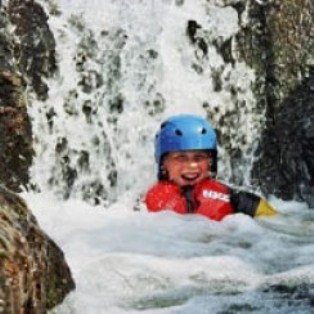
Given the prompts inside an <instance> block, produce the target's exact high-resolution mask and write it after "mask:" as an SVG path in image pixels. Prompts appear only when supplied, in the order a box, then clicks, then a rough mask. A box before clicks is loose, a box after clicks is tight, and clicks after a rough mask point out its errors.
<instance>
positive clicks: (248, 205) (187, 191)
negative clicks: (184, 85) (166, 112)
mask: <svg viewBox="0 0 314 314" xmlns="http://www.w3.org/2000/svg"><path fill="white" fill-rule="evenodd" d="M155 159H156V162H157V164H158V180H159V181H158V183H156V184H155V185H154V186H153V187H151V188H150V189H149V191H148V192H147V194H146V198H145V201H146V206H147V208H148V210H149V211H151V212H157V211H161V210H167V209H168V210H173V211H175V212H177V213H179V214H186V213H195V214H200V215H203V216H206V217H208V218H210V219H213V220H221V219H223V218H224V217H225V216H227V215H229V214H233V213H244V214H247V215H250V216H252V217H257V216H262V215H266V216H272V215H275V214H276V211H275V210H274V209H273V208H272V207H271V206H270V204H268V202H267V201H265V200H264V199H262V198H261V197H259V196H257V195H255V194H253V193H249V192H244V191H239V190H236V189H234V188H230V187H228V186H226V185H224V184H222V183H220V182H219V181H217V180H216V179H215V176H216V172H217V142H216V134H215V131H214V130H213V128H212V127H211V125H210V124H209V123H208V122H207V121H206V120H205V119H203V118H201V117H198V116H195V115H178V116H173V117H171V118H169V119H168V120H166V121H165V122H164V123H162V124H161V127H160V130H159V132H158V133H157V134H156V138H155Z"/></svg>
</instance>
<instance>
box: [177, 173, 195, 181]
mask: <svg viewBox="0 0 314 314" xmlns="http://www.w3.org/2000/svg"><path fill="white" fill-rule="evenodd" d="M198 177H199V174H198V173H195V174H182V175H181V178H182V179H183V180H185V181H188V182H192V181H194V180H196V179H197V178H198Z"/></svg>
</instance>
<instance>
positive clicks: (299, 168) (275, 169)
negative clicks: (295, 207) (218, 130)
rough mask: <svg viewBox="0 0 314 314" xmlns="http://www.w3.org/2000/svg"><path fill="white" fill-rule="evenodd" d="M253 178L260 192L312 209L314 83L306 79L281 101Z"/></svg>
mask: <svg viewBox="0 0 314 314" xmlns="http://www.w3.org/2000/svg"><path fill="white" fill-rule="evenodd" d="M262 144H263V151H261V152H260V154H261V158H260V159H259V160H258V161H257V162H256V163H255V165H254V168H253V172H252V175H253V178H254V180H257V181H258V182H259V185H260V186H261V188H262V190H263V191H264V192H265V193H267V194H269V193H274V194H275V195H277V196H279V197H281V198H283V199H286V200H291V199H293V198H296V199H297V200H301V201H305V202H307V203H308V204H309V206H310V207H314V84H313V79H312V78H309V79H307V80H305V81H304V82H303V83H302V84H301V85H300V86H299V87H298V88H297V89H296V90H295V91H294V92H292V93H291V95H290V96H288V97H287V98H286V99H285V100H284V101H283V106H282V108H281V110H280V111H279V112H278V114H276V119H275V122H274V124H273V125H272V126H270V127H269V128H268V129H267V130H266V131H265V133H264V135H263V138H262Z"/></svg>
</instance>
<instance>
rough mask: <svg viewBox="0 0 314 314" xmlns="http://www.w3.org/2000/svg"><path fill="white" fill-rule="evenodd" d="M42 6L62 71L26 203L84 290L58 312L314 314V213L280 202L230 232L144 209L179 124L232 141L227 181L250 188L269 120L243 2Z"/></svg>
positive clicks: (223, 171) (37, 119)
mask: <svg viewBox="0 0 314 314" xmlns="http://www.w3.org/2000/svg"><path fill="white" fill-rule="evenodd" d="M39 2H40V3H41V4H42V5H43V7H44V8H45V9H46V12H50V19H49V23H50V26H51V29H52V31H53V32H54V35H55V37H56V41H57V54H58V55H57V57H58V62H59V72H58V73H57V74H56V75H55V77H54V78H53V79H51V80H49V82H48V85H49V89H50V90H49V99H48V100H47V101H45V102H39V101H37V100H35V99H34V100H32V102H31V104H32V105H31V108H30V109H29V113H30V115H31V117H32V122H33V123H32V124H33V132H34V139H35V150H36V159H35V162H34V166H33V168H32V182H33V184H34V185H35V186H37V188H38V190H40V191H41V193H25V198H26V200H27V201H28V203H29V206H30V208H31V209H32V210H33V211H34V213H35V214H36V216H37V218H38V220H39V222H40V225H41V226H42V227H43V228H44V229H45V230H46V231H47V232H48V233H49V234H50V235H51V236H52V237H53V238H54V239H55V240H56V241H57V243H58V244H59V245H60V246H61V247H62V249H63V250H64V251H65V254H66V257H67V260H68V262H69V264H70V266H71V269H72V271H73V275H74V278H75V281H76V284H77V289H76V291H75V292H73V293H72V294H71V295H69V296H68V298H67V299H66V300H65V302H64V303H63V304H62V305H61V306H60V307H58V308H56V309H54V310H53V311H52V312H53V313H62V314H63V313H82V309H84V310H83V311H84V313H93V314H95V313H139V312H140V313H163V314H164V313H310V312H311V309H312V307H313V305H312V304H313V298H314V294H313V287H314V268H313V266H312V260H313V254H314V245H313V240H314V225H313V223H312V221H313V218H314V217H313V215H312V213H311V212H310V211H309V210H308V209H307V208H306V207H305V205H304V204H300V203H295V202H288V203H285V202H282V201H280V200H276V199H273V200H271V201H272V202H273V204H275V206H276V207H277V208H278V209H279V211H280V215H279V216H278V217H277V218H275V219H272V220H266V219H265V220H253V219H251V218H249V217H246V216H243V215H241V214H237V215H233V216H230V217H228V218H227V219H225V220H224V221H223V222H221V223H217V222H212V221H210V220H207V219H205V218H202V217H197V216H179V215H176V214H174V213H169V212H164V213H160V214H156V215H153V214H148V213H146V211H145V209H144V208H142V205H141V204H140V209H142V210H140V211H133V210H132V209H133V207H134V204H135V201H136V199H137V198H138V196H139V195H141V194H142V193H143V192H144V191H145V190H146V189H147V188H148V186H149V185H150V184H151V183H152V182H153V181H154V180H155V175H156V169H155V168H154V167H155V165H154V160H153V135H154V133H155V131H156V130H157V128H158V126H159V124H160V122H161V121H162V120H163V119H164V118H166V117H168V116H169V115H172V114H177V113H183V112H184V113H196V114H201V115H203V116H207V117H209V118H211V120H212V123H213V125H214V126H215V127H217V129H218V130H219V133H220V138H221V139H224V138H226V139H227V138H228V139H229V140H228V141H222V142H220V146H219V155H220V160H219V166H220V167H219V173H220V176H221V177H222V178H224V179H225V180H226V181H228V180H229V179H230V178H235V179H238V182H244V183H248V182H249V171H250V164H251V162H252V154H253V152H254V148H255V145H256V143H257V141H258V138H259V134H260V130H261V127H262V122H263V110H261V109H258V108H256V102H255V100H254V97H253V94H252V91H251V85H252V82H254V79H255V77H254V72H253V71H252V70H251V69H250V68H248V67H247V66H246V65H245V64H244V63H242V62H239V61H238V59H237V52H236V48H235V46H236V44H235V42H234V37H235V36H236V34H237V33H238V32H239V31H240V26H239V17H238V14H237V12H236V10H235V9H234V8H233V7H232V6H231V5H232V3H236V2H237V1H222V0H221V1H218V0H217V1H205V0H176V1H174V0H146V1H141V0H134V1H127V0H119V1H115V0H98V1H97V0H90V1H82V0H58V1H52V0H50V1H44V0H42V1H39ZM57 12H59V13H58V14H57ZM225 43H230V48H231V52H232V55H231V56H229V59H228V58H226V57H225V56H223V55H222V53H221V51H220V50H219V47H221V45H222V44H225ZM234 151H236V152H237V151H240V155H239V158H238V160H236V163H235V161H234V160H232V159H231V158H230V157H229V156H230V154H229V153H230V152H234ZM235 164H236V165H237V166H238V167H237V168H235V167H234V165H235ZM239 178H240V179H239ZM64 198H65V199H67V200H66V201H65V200H64ZM82 200H87V201H88V202H89V203H92V204H94V205H97V206H91V205H89V204H88V203H86V202H84V201H82Z"/></svg>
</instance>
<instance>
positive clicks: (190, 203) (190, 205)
mask: <svg viewBox="0 0 314 314" xmlns="http://www.w3.org/2000/svg"><path fill="white" fill-rule="evenodd" d="M181 191H182V195H183V196H184V198H185V200H186V208H187V212H188V213H190V214H191V213H194V212H195V209H196V208H195V202H194V199H193V186H191V185H186V186H183V187H181Z"/></svg>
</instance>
